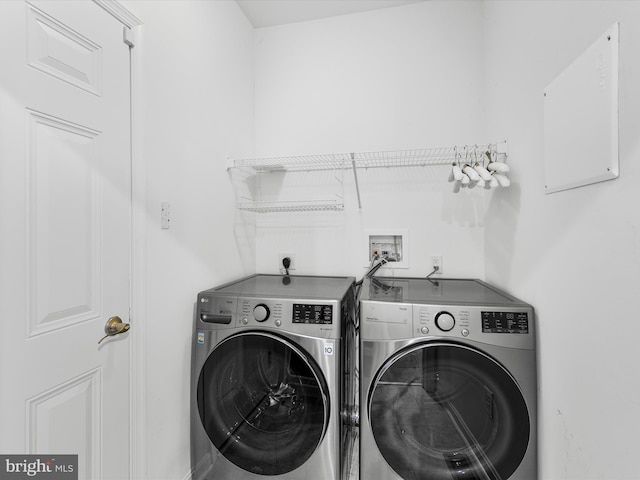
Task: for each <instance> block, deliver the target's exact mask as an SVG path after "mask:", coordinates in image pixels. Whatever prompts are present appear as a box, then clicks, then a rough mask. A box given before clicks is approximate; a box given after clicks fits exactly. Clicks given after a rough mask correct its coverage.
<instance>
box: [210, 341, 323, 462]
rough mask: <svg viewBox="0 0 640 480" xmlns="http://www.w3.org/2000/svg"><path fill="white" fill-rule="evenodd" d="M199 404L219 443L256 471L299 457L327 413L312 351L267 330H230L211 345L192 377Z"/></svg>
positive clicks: (308, 450) (316, 437)
mask: <svg viewBox="0 0 640 480" xmlns="http://www.w3.org/2000/svg"><path fill="white" fill-rule="evenodd" d="M198 409H199V412H200V419H201V420H202V425H203V426H204V428H205V430H206V432H207V434H208V436H209V438H210V439H211V441H212V442H213V444H214V445H215V447H216V448H217V449H218V451H219V452H220V453H222V455H224V456H225V457H226V458H227V459H228V460H230V461H231V462H233V463H234V464H235V465H237V466H238V467H240V468H242V469H243V470H246V471H249V472H253V473H256V474H259V475H280V474H283V473H287V472H290V471H292V470H295V469H296V468H298V467H299V466H300V465H302V464H303V463H304V462H305V461H307V459H308V458H309V457H310V456H311V455H312V454H313V452H314V451H315V450H316V448H317V447H318V445H319V444H320V442H321V441H322V438H323V437H324V433H325V431H326V427H327V423H328V420H329V400H328V395H327V386H326V383H325V380H324V378H323V376H322V374H321V373H320V370H319V368H318V367H317V365H316V364H315V362H314V361H313V359H311V358H310V357H308V356H307V355H306V354H305V353H304V352H303V351H302V350H301V349H299V348H297V347H295V346H294V345H293V344H292V343H290V342H289V341H287V340H285V339H283V338H281V337H278V336H275V335H271V334H269V333H243V334H241V335H236V336H233V337H230V338H228V339H227V340H225V341H223V342H222V343H221V344H220V345H218V346H217V347H216V348H215V349H214V350H213V352H212V353H211V354H210V355H209V357H208V358H207V360H206V362H205V364H204V366H203V368H202V371H201V373H200V378H199V380H198Z"/></svg>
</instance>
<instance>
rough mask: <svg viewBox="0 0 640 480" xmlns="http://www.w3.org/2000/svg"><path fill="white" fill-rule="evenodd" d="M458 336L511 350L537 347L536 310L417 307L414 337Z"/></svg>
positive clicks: (414, 318)
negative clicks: (534, 317)
mask: <svg viewBox="0 0 640 480" xmlns="http://www.w3.org/2000/svg"><path fill="white" fill-rule="evenodd" d="M429 335H432V336H443V337H458V338H461V339H467V340H475V341H478V342H483V343H489V344H491V345H502V346H508V347H511V348H533V347H534V345H535V337H534V335H533V309H530V308H510V307H498V308H494V307H483V306H457V305H456V306H454V305H413V335H412V336H413V337H426V336H429Z"/></svg>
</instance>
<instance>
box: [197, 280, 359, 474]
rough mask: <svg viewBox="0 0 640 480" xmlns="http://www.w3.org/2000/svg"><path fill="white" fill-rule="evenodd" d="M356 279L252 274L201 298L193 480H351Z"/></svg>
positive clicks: (202, 294) (198, 309) (213, 290)
mask: <svg viewBox="0 0 640 480" xmlns="http://www.w3.org/2000/svg"><path fill="white" fill-rule="evenodd" d="M353 283H354V279H353V278H351V277H302V276H301V277H298V276H292V277H289V276H285V277H283V276H275V275H273V276H272V275H255V276H251V277H248V278H246V279H242V280H240V281H238V282H233V283H231V284H227V285H224V286H222V287H218V288H215V289H211V290H207V291H205V292H201V293H200V294H199V295H198V304H197V309H196V319H195V324H194V325H195V327H194V336H193V340H194V343H193V356H192V379H191V388H192V397H193V398H192V420H191V425H192V464H193V472H194V473H193V478H194V479H197V480H205V479H206V480H222V479H224V480H228V479H234V480H256V479H263V480H264V479H265V478H270V479H274V480H325V479H329V480H339V479H341V478H346V476H347V475H348V463H347V462H346V459H343V457H342V455H343V454H344V452H345V451H348V450H350V449H351V446H350V445H351V443H352V442H353V435H352V432H351V429H350V426H349V425H347V424H346V422H344V421H343V420H344V417H343V416H342V415H341V411H343V410H346V409H347V408H348V407H347V404H348V403H349V402H348V398H349V392H350V391H352V389H350V387H348V385H347V384H346V382H351V380H352V379H351V378H346V376H345V374H344V373H345V372H346V371H350V370H351V369H352V368H353V366H348V365H347V362H346V361H345V358H346V357H345V355H344V354H343V353H344V349H345V347H346V344H347V343H349V342H353V338H354V334H353V332H354V329H355V326H354V324H355V322H354V317H353V311H354V287H353ZM352 403H355V399H354V400H353V401H352Z"/></svg>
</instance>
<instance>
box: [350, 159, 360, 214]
mask: <svg viewBox="0 0 640 480" xmlns="http://www.w3.org/2000/svg"><path fill="white" fill-rule="evenodd" d="M351 166H352V167H353V179H354V180H355V182H356V195H357V196H358V209H359V210H362V201H361V200H360V186H359V185H358V170H357V168H356V160H355V154H354V153H353V152H351Z"/></svg>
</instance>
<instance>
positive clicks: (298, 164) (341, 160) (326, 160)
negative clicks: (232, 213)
mask: <svg viewBox="0 0 640 480" xmlns="http://www.w3.org/2000/svg"><path fill="white" fill-rule="evenodd" d="M487 153H488V154H489V155H486V154H487ZM499 155H503V156H506V142H503V143H497V144H483V145H463V146H453V147H436V148H422V149H413V150H392V151H379V152H350V153H332V154H320V155H299V156H284V157H263V158H250V159H238V160H234V161H233V164H232V166H230V167H229V171H230V172H231V173H234V172H235V173H238V172H243V173H242V176H244V177H245V178H247V177H251V176H254V175H260V174H264V173H273V172H312V171H323V170H352V171H353V176H354V181H355V187H356V193H357V197H358V207H359V208H362V204H361V200H360V188H359V185H358V169H362V168H364V169H369V168H395V167H428V166H434V165H451V164H453V163H462V164H464V163H469V162H473V163H475V162H481V163H482V162H485V161H487V159H488V158H496V157H497V156H499ZM237 207H238V208H240V209H243V210H249V211H253V212H258V213H269V212H296V211H314V210H319V211H340V210H343V209H344V202H343V201H342V196H341V195H338V196H337V200H333V199H332V200H330V201H325V200H321V201H318V202H308V201H300V202H295V201H293V202H281V203H278V202H261V201H248V199H247V198H246V197H244V198H243V200H242V201H239V202H238V203H237Z"/></svg>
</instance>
